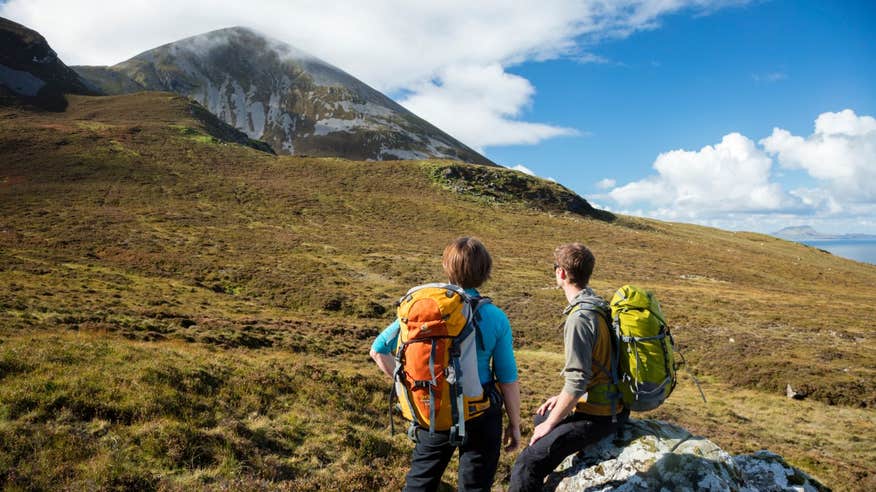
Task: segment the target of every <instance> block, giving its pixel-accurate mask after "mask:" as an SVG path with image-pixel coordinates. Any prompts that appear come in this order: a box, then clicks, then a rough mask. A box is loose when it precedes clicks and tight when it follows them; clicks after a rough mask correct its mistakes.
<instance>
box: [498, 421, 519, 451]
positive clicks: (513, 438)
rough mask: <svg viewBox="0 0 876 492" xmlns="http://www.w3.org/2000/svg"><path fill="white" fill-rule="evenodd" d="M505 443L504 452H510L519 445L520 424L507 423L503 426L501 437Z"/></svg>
mask: <svg viewBox="0 0 876 492" xmlns="http://www.w3.org/2000/svg"><path fill="white" fill-rule="evenodd" d="M502 442H503V443H504V444H505V452H506V453H510V452H511V451H514V450H515V449H517V448H518V447H519V446H520V426H519V425H508V426H507V427H505V437H504V438H503V439H502Z"/></svg>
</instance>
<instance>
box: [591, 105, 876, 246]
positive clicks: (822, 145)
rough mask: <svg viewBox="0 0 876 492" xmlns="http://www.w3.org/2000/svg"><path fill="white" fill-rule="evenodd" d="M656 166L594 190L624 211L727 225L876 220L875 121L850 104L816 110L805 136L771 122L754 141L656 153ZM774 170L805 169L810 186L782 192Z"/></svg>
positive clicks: (825, 225)
mask: <svg viewBox="0 0 876 492" xmlns="http://www.w3.org/2000/svg"><path fill="white" fill-rule="evenodd" d="M653 168H654V170H655V171H656V174H653V175H651V176H648V177H646V178H644V179H641V180H639V181H634V182H632V183H628V184H626V185H623V186H620V187H617V188H613V189H611V191H609V192H608V194H607V195H599V196H600V197H601V198H603V199H604V198H606V197H607V198H608V199H610V200H612V201H613V202H614V203H616V204H618V205H619V206H620V207H621V208H622V210H621V209H618V211H619V212H621V213H630V214H632V215H645V216H651V217H656V218H661V219H680V220H688V221H692V222H697V223H700V224H704V225H713V226H716V227H724V228H731V229H748V230H761V231H765V232H769V231H773V230H777V229H779V228H781V227H784V226H785V225H788V224H795V223H796V224H810V225H813V226H816V229H819V230H822V231H828V232H855V231H857V230H872V229H873V228H874V223H876V220H873V219H872V217H876V119H874V118H873V117H871V116H858V115H857V114H855V112H854V111H852V110H850V109H846V110H843V111H840V112H836V113H832V112H828V113H822V114H820V115H819V116H818V117H817V118H816V120H815V130H814V132H813V133H812V135H810V136H808V137H801V136H796V135H793V134H791V133H790V132H789V131H787V130H784V129H781V128H774V129H773V132H772V134H771V135H770V136H768V137H766V138H763V139H761V140H760V141H759V142H758V143H757V144H755V142H754V141H752V140H751V139H749V138H748V137H746V136H744V135H741V134H739V133H731V134H728V135H725V136H724V138H723V139H722V140H721V142H720V143H718V144H716V145H708V146H705V147H703V148H702V149H700V150H697V151H691V150H673V151H669V152H665V153H663V154H660V155H659V156H658V157H657V159H656V160H655V161H654V164H653ZM779 168H783V169H798V170H803V171H805V172H806V173H807V174H808V175H809V176H810V177H811V178H812V183H813V186H806V187H799V188H795V189H791V190H789V191H787V192H785V191H784V190H783V189H782V187H781V185H779V184H778V182H777V180H776V176H775V174H774V171H776V170H777V169H779ZM615 208H617V207H615Z"/></svg>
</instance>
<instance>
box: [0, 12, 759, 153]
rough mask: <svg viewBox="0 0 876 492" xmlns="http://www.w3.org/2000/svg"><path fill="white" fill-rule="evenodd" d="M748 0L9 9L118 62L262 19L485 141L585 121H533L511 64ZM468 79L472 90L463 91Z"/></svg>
mask: <svg viewBox="0 0 876 492" xmlns="http://www.w3.org/2000/svg"><path fill="white" fill-rule="evenodd" d="M744 1H745V0H669V1H667V0H617V1H611V2H606V1H605V0H542V1H540V2H537V3H536V2H507V1H503V0H483V1H478V2H471V1H468V0H442V1H440V2H416V1H408V0H368V1H358V2H339V1H333V0H326V1H318V2H317V1H312V0H249V1H247V2H240V1H238V0H215V1H212V2H209V6H207V5H206V4H205V2H202V1H197V0H151V1H148V2H146V1H139V0H117V1H114V2H107V1H105V0H77V1H75V2H72V1H69V0H9V1H7V2H5V3H0V16H2V17H6V18H9V19H12V20H14V21H16V22H20V23H22V24H24V25H26V26H28V27H30V28H32V29H36V30H37V31H39V32H40V33H41V34H43V35H44V36H45V37H46V38H47V40H48V41H49V43H50V44H51V45H52V47H53V48H54V49H55V50H56V51H57V52H58V53H59V55H60V56H61V59H62V60H64V61H65V62H66V63H67V64H70V65H112V64H115V63H118V62H121V61H124V60H126V59H128V58H130V57H132V56H135V55H137V54H138V53H140V52H143V51H146V50H148V49H151V48H154V47H157V46H159V45H162V44H165V43H168V42H172V41H175V40H178V39H181V38H184V37H188V36H192V35H195V34H200V33H203V32H206V31H210V30H214V29H220V28H225V27H230V26H237V25H240V26H247V27H251V28H253V29H256V30H258V31H261V32H264V33H265V34H267V35H269V36H271V37H273V38H276V39H279V40H281V41H285V42H287V43H289V44H291V45H293V46H295V47H297V48H299V49H302V50H304V51H307V52H309V53H311V54H313V55H314V56H317V57H319V58H322V59H323V60H325V61H327V62H329V63H332V64H333V65H336V66H338V67H339V68H341V69H343V70H345V71H347V72H349V73H350V74H352V75H353V76H355V77H358V78H359V79H361V80H362V81H364V82H365V83H367V84H369V85H371V86H373V87H375V88H376V89H378V90H381V91H384V92H388V93H391V94H392V93H396V94H404V96H403V97H402V102H403V103H404V104H405V105H406V106H408V107H409V108H411V109H413V110H414V111H415V112H416V113H418V114H419V115H420V116H421V117H423V118H425V119H426V120H428V121H431V122H432V123H435V124H437V125H438V126H439V127H440V128H442V129H443V130H445V131H447V132H448V133H450V134H451V135H453V136H455V137H457V138H459V139H460V140H462V141H463V142H464V143H466V144H468V145H470V146H472V147H474V148H478V149H483V148H484V147H487V146H490V145H508V144H532V143H536V142H539V141H541V140H544V139H547V138H553V137H557V136H561V135H571V134H574V133H575V132H574V130H572V129H569V128H564V127H562V126H556V125H553V124H551V123H543V122H531V121H526V119H525V118H526V114H525V110H526V109H527V108H528V107H530V106H531V104H532V103H533V97H534V94H535V91H534V89H533V87H532V84H530V83H529V81H527V80H525V79H521V78H520V77H518V76H515V75H512V74H510V73H508V72H507V69H508V67H511V66H513V65H515V64H519V63H522V62H525V61H532V60H536V61H541V60H549V59H554V58H558V57H570V58H573V59H574V58H576V57H577V58H578V59H582V60H589V61H598V58H594V55H592V54H590V55H588V53H589V52H588V51H586V50H584V49H582V48H581V47H580V46H582V45H586V46H588V49H591V48H592V47H593V46H594V45H595V44H598V43H599V41H600V40H603V39H609V38H623V37H626V36H629V35H630V34H632V33H634V32H636V31H640V30H646V29H654V28H656V27H658V26H659V22H660V19H661V18H662V17H663V16H665V15H667V14H672V13H677V12H680V11H683V10H685V9H687V10H688V11H692V12H694V13H710V12H711V11H713V10H715V9H718V8H721V7H724V6H726V5H733V4H738V3H744ZM495 84H498V87H496V86H495ZM463 91H472V92H471V93H470V94H468V95H467V96H466V97H462V98H460V96H461V95H462V93H463ZM493 91H496V92H495V93H494V92H493ZM461 100H464V101H465V103H461V102H459V101H461ZM451 106H452V107H451ZM487 129H489V131H488V130H487ZM582 133H583V132H582Z"/></svg>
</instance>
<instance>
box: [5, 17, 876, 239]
mask: <svg viewBox="0 0 876 492" xmlns="http://www.w3.org/2000/svg"><path fill="white" fill-rule="evenodd" d="M0 16H2V17H7V18H10V19H12V20H14V21H16V22H19V23H22V24H24V25H26V26H28V27H30V28H32V29H35V30H37V31H39V32H40V33H41V34H42V35H43V36H45V37H46V39H47V40H48V41H49V43H50V45H51V46H52V47H53V48H54V49H55V51H57V52H58V54H59V56H60V57H61V59H62V60H63V61H64V62H65V63H67V64H68V65H80V64H91V65H112V64H115V63H118V62H121V61H124V60H126V59H128V58H130V57H132V56H135V55H136V54H138V53H140V52H143V51H146V50H148V49H151V48H154V47H156V46H159V45H161V44H165V43H168V42H172V41H175V40H177V39H181V38H183V37H187V36H191V35H195V34H200V33H203V32H206V31H210V30H213V29H219V28H224V27H230V26H234V25H242V26H247V27H251V28H254V29H256V30H259V31H262V32H264V33H265V34H267V35H269V36H272V37H274V38H277V39H280V40H282V41H285V42H287V43H289V44H292V45H293V46H295V47H297V48H299V49H302V50H304V51H307V52H309V53H311V54H313V55H315V56H317V57H319V58H321V59H323V60H325V61H327V62H329V63H331V64H333V65H335V66H337V67H339V68H341V69H343V70H345V71H347V72H349V73H350V74H352V75H354V76H355V77H357V78H359V79H360V80H362V81H364V82H365V83H367V84H369V85H371V86H372V87H374V88H376V89H378V90H380V91H383V92H384V93H386V94H387V95H389V96H390V97H392V98H394V99H395V100H396V101H398V102H399V103H401V104H402V105H404V106H405V107H407V108H408V109H410V110H411V111H413V112H414V113H416V114H418V115H419V116H421V117H423V118H425V119H426V120H428V121H430V122H431V123H433V124H435V125H436V126H438V127H439V128H441V129H443V130H445V131H446V132H448V133H450V134H451V135H453V136H454V137H456V138H457V139H459V140H461V141H462V142H464V143H466V144H467V145H469V146H471V147H473V148H475V149H477V150H479V151H480V152H482V153H483V154H484V155H486V156H487V157H489V158H490V159H492V160H493V161H494V162H496V163H499V164H502V165H504V166H507V167H512V168H515V169H518V170H520V171H521V172H526V173H531V174H534V175H536V176H540V177H543V178H546V179H552V180H555V181H557V182H559V183H561V184H563V185H565V186H567V187H569V188H570V189H572V190H574V191H575V192H577V193H578V194H580V195H582V196H583V197H585V198H587V199H588V200H589V201H590V202H591V203H593V204H594V205H596V206H598V207H601V208H605V209H608V210H612V211H615V212H618V213H625V214H631V215H639V216H646V217H652V218H657V219H661V220H669V221H682V222H692V223H697V224H703V225H709V226H714V227H720V228H723V229H729V230H748V231H757V232H772V231H776V230H778V229H780V228H782V227H786V226H798V225H811V226H813V227H815V229H816V230H818V231H820V232H824V233H850V232H859V233H871V234H876V119H874V117H876V2H874V1H872V0H865V1H823V0H822V1H810V0H794V1H790V0H788V1H785V0H748V1H746V0H613V1H611V0H600V1H594V0H577V1H572V0H540V1H537V2H536V1H532V2H523V1H514V2H509V1H504V0H482V1H478V2H470V1H468V0H465V1H463V0H442V1H441V2H411V1H407V0H360V1H357V2H337V1H331V0H320V1H303V0H297V1H287V0H249V1H247V2H239V1H237V0H215V1H212V2H202V1H201V2H199V1H190V0H152V1H149V2H144V1H135V0H131V1H127V0H117V1H115V2H105V1H102V0H78V1H76V2H70V1H69V0H6V1H2V0H0Z"/></svg>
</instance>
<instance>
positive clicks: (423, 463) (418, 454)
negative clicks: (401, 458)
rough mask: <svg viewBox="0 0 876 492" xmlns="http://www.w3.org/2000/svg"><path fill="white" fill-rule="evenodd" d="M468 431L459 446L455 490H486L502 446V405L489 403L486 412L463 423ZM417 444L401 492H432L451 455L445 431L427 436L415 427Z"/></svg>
mask: <svg viewBox="0 0 876 492" xmlns="http://www.w3.org/2000/svg"><path fill="white" fill-rule="evenodd" d="M465 431H466V433H467V434H468V437H467V438H466V442H465V444H463V445H462V446H460V447H459V490H465V491H489V490H490V488H491V487H492V486H493V478H494V476H495V475H496V468H497V467H498V466H499V448H500V446H501V445H502V406H501V403H500V404H498V405H493V406H492V407H490V409H489V410H487V413H485V414H484V415H481V416H480V417H477V418H474V419H471V420H469V421H467V422H466V423H465ZM417 440H418V442H417V444H416V446H415V447H414V452H413V456H412V457H411V470H410V471H409V472H408V474H407V476H406V477H405V489H404V490H405V491H430V492H431V491H434V490H438V486H439V485H440V484H441V475H443V474H444V469H445V468H447V463H449V462H450V458H451V457H452V456H453V451H454V450H455V449H456V448H455V447H454V446H451V445H450V444H448V434H447V432H436V433H435V434H434V435H432V436H430V435H429V431H428V430H422V429H418V430H417Z"/></svg>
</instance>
